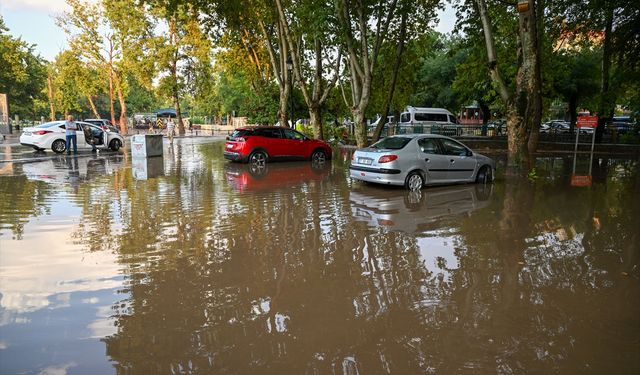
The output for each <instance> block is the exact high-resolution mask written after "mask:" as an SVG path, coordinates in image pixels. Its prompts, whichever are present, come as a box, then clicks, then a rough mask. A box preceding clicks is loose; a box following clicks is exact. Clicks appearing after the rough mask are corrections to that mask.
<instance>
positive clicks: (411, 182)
mask: <svg viewBox="0 0 640 375" xmlns="http://www.w3.org/2000/svg"><path fill="white" fill-rule="evenodd" d="M423 185H424V178H423V177H422V175H421V174H420V172H418V171H413V172H411V173H409V175H408V176H407V179H406V180H405V181H404V186H405V187H406V188H407V189H408V190H411V191H415V190H420V189H422V186H423Z"/></svg>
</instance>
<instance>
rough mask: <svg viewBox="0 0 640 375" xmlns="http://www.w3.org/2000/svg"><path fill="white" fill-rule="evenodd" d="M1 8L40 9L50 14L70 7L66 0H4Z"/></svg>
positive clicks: (16, 9) (15, 9) (17, 9)
mask: <svg viewBox="0 0 640 375" xmlns="http://www.w3.org/2000/svg"><path fill="white" fill-rule="evenodd" d="M0 9H1V10H13V11H27V10H30V11H39V12H45V13H49V14H53V13H60V12H64V11H66V10H68V9H69V6H68V5H67V2H66V1H65V0H2V4H1V5H0Z"/></svg>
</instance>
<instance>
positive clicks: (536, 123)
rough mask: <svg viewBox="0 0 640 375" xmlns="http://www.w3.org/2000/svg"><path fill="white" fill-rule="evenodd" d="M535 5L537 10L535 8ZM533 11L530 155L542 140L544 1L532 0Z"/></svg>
mask: <svg viewBox="0 0 640 375" xmlns="http://www.w3.org/2000/svg"><path fill="white" fill-rule="evenodd" d="M533 3H535V6H536V7H535V8H533V5H534V4H533ZM529 4H530V6H531V7H532V8H531V9H535V13H532V19H531V20H530V22H531V23H530V25H532V27H534V28H535V29H534V30H532V31H531V32H532V33H533V34H532V35H534V36H535V46H534V51H535V61H534V64H535V65H534V77H533V79H534V82H533V87H532V89H533V93H534V94H533V99H534V100H533V102H534V113H533V124H532V127H531V133H530V134H529V144H528V147H529V154H533V153H534V152H536V151H537V150H538V140H539V139H540V122H541V121H542V73H541V71H542V38H543V34H544V23H543V22H544V0H530V2H529Z"/></svg>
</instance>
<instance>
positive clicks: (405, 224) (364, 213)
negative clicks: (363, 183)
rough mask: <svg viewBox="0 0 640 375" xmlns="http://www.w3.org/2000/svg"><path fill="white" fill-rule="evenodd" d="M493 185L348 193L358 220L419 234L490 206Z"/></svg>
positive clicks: (364, 190) (353, 190)
mask: <svg viewBox="0 0 640 375" xmlns="http://www.w3.org/2000/svg"><path fill="white" fill-rule="evenodd" d="M493 187H494V186H493V185H492V184H487V185H483V184H470V185H459V186H446V187H436V188H429V189H423V190H419V191H406V190H400V189H388V188H378V189H375V188H370V187H367V188H360V189H357V188H356V189H352V190H351V191H350V192H349V200H350V201H351V207H352V210H353V216H354V218H355V219H356V220H361V221H364V222H366V223H367V224H368V225H370V226H373V227H376V226H380V227H383V228H388V229H391V230H399V231H403V232H408V233H416V232H421V231H425V230H428V229H433V228H437V227H439V226H444V225H447V224H448V223H449V222H450V221H451V220H457V219H459V218H464V217H465V216H467V217H468V216H469V215H471V213H472V212H473V211H475V210H477V209H480V208H484V207H487V206H488V205H489V203H490V198H491V195H492V193H493Z"/></svg>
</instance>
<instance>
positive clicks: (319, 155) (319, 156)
mask: <svg viewBox="0 0 640 375" xmlns="http://www.w3.org/2000/svg"><path fill="white" fill-rule="evenodd" d="M311 161H312V162H314V163H317V164H322V163H324V162H325V161H327V154H326V153H325V152H324V151H322V150H315V151H314V152H313V153H312V154H311Z"/></svg>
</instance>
